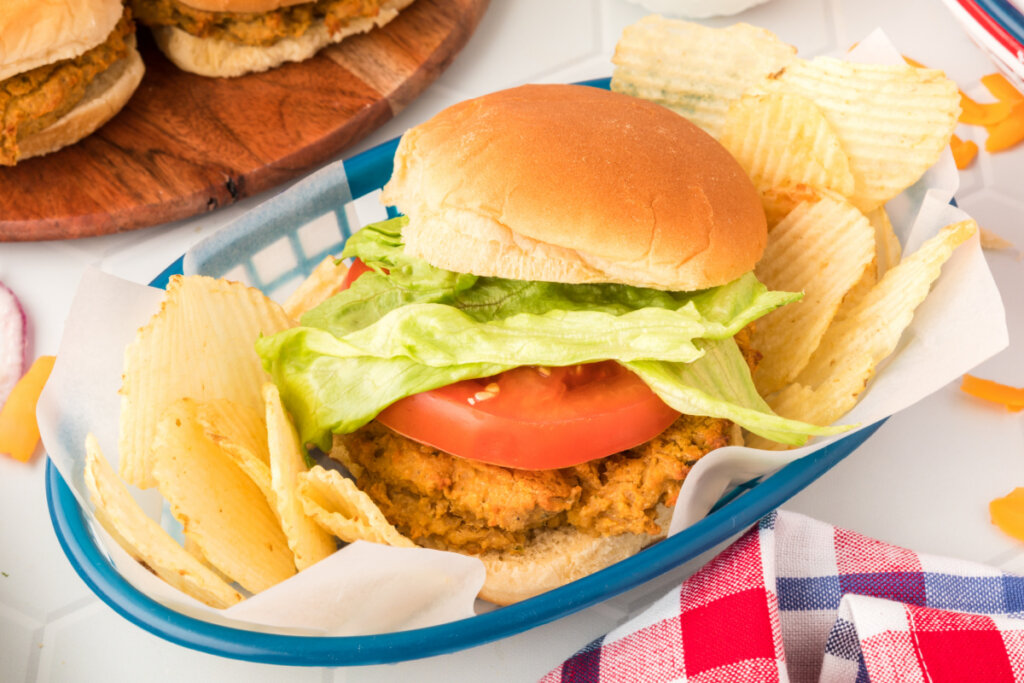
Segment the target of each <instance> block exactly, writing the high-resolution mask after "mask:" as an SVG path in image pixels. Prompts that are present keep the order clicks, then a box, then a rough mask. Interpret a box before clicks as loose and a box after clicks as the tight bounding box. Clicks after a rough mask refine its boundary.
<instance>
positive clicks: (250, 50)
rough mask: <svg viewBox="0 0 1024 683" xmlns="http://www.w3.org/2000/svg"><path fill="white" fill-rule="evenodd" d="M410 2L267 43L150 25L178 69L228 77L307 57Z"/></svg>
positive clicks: (392, 0) (394, 0)
mask: <svg viewBox="0 0 1024 683" xmlns="http://www.w3.org/2000/svg"><path fill="white" fill-rule="evenodd" d="M410 3H412V0H388V1H387V2H384V3H382V4H381V6H380V12H378V13H377V16H374V17H357V18H355V19H352V20H351V21H350V22H349V23H347V24H345V26H344V27H342V29H341V31H339V32H338V33H334V34H332V33H330V32H329V31H328V30H327V26H326V25H325V24H324V22H323V20H322V19H320V20H317V21H316V22H315V23H314V24H313V25H312V26H311V27H310V29H309V30H308V31H306V32H305V33H304V34H302V35H301V36H299V37H298V38H282V39H281V40H279V41H277V42H276V43H274V44H273V45H267V46H258V45H241V44H239V43H233V42H231V41H228V40H220V39H219V38H198V37H196V36H193V35H192V34H190V33H186V32H185V31H182V30H181V29H179V28H176V27H173V26H154V27H152V31H153V36H154V37H155V38H156V43H157V45H159V46H160V49H161V50H162V51H163V53H164V54H165V55H167V58H168V59H169V60H171V62H173V63H174V65H175V66H177V67H178V68H179V69H181V70H182V71H189V72H191V73H194V74H199V75H200V76H211V77H221V78H232V77H235V76H242V75H244V74H247V73H255V72H258V71H267V70H268V69H273V68H275V67H278V66H281V65H282V64H284V63H285V62H301V61H303V60H305V59H309V58H310V57H312V56H313V55H315V54H316V53H317V52H319V51H320V50H321V49H322V48H324V47H326V46H328V45H330V44H331V43H337V42H340V41H341V40H342V39H343V38H347V37H349V36H352V35H356V34H357V33H366V32H367V31H370V30H372V29H374V28H377V27H378V26H383V25H384V24H386V23H388V22H389V21H391V20H392V19H394V18H395V17H396V16H398V12H399V10H401V9H403V8H405V7H406V6H407V5H409V4H410Z"/></svg>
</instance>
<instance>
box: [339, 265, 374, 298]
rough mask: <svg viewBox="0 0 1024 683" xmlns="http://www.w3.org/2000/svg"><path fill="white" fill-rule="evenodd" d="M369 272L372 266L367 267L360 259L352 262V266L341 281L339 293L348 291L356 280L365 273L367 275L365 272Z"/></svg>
mask: <svg viewBox="0 0 1024 683" xmlns="http://www.w3.org/2000/svg"><path fill="white" fill-rule="evenodd" d="M369 270H370V266H368V265H366V264H365V263H363V262H362V261H360V260H359V259H353V260H352V265H351V266H349V267H348V271H346V272H345V277H344V279H343V280H342V281H341V284H340V285H338V290H337V291H339V292H342V291H344V290H346V289H348V288H349V287H351V286H352V283H353V282H355V281H356V278H358V277H359V276H360V275H362V274H363V273H365V272H367V271H369Z"/></svg>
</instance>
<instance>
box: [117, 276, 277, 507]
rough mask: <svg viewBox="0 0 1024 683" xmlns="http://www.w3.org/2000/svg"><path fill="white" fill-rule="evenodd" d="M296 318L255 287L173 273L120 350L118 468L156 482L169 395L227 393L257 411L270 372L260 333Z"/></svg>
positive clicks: (142, 481) (139, 480)
mask: <svg viewBox="0 0 1024 683" xmlns="http://www.w3.org/2000/svg"><path fill="white" fill-rule="evenodd" d="M292 325H293V323H292V321H291V320H290V319H289V318H288V316H287V315H285V313H284V311H283V310H282V309H281V307H280V306H279V305H278V304H276V303H274V302H273V301H271V300H270V299H268V298H267V297H266V296H264V295H263V293H262V292H260V291H259V290H257V289H253V288H251V287H247V286H245V285H242V284H239V283H236V282H228V281H226V280H215V279H213V278H209V277H200V276H192V277H180V276H175V277H173V278H171V281H170V283H169V284H168V286H167V295H166V297H165V298H164V301H163V304H162V305H161V307H160V311H159V312H158V313H157V314H156V315H155V316H153V318H152V319H151V320H150V322H149V323H148V324H147V325H146V326H145V327H143V328H142V329H140V330H139V332H138V334H137V335H136V338H135V340H134V341H133V342H132V343H131V344H130V345H129V346H128V348H127V349H126V350H125V361H124V372H123V380H122V386H121V423H120V429H121V432H120V438H119V442H118V449H119V451H120V468H119V469H120V473H121V476H122V477H123V478H124V479H125V480H126V481H127V482H129V483H131V484H134V485H135V486H138V487H140V488H147V487H150V486H153V485H154V484H155V483H156V482H155V480H154V478H153V475H152V467H153V454H152V450H151V448H152V444H153V437H154V435H155V433H156V425H157V422H158V421H159V420H160V419H161V416H162V415H163V412H164V410H165V409H166V408H167V406H169V405H170V404H171V403H173V402H174V401H176V400H178V399H180V398H183V397H189V398H193V399H195V400H197V401H207V400H210V399H217V398H224V399H228V400H231V401H233V402H235V403H237V404H239V405H241V406H247V407H249V408H251V409H252V410H255V411H257V412H260V413H262V410H263V399H262V398H261V396H260V387H262V386H263V383H264V382H265V381H266V379H267V375H266V373H265V372H264V370H263V366H262V365H261V363H260V359H259V356H258V355H257V354H256V349H255V341H256V338H257V337H258V336H259V335H260V334H273V333H274V332H279V331H281V330H284V329H287V328H288V327H291V326H292Z"/></svg>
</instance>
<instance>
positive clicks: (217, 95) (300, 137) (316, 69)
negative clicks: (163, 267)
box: [0, 0, 488, 241]
mask: <svg viewBox="0 0 1024 683" xmlns="http://www.w3.org/2000/svg"><path fill="white" fill-rule="evenodd" d="M487 3H488V0H416V1H415V2H413V3H412V5H410V6H409V7H407V8H406V9H405V10H403V11H402V12H401V13H399V15H398V17H397V18H395V19H394V20H393V21H391V22H390V23H388V24H386V25H385V26H383V27H382V28H379V29H375V30H374V31H371V32H370V33H367V34H363V35H360V36H353V37H350V38H346V39H345V40H344V41H343V42H341V43H339V44H338V45H334V46H331V47H328V48H326V49H324V50H322V51H321V52H320V53H318V54H317V55H316V56H315V57H313V58H312V59H309V60H306V61H305V62H301V63H297V64H287V65H284V66H282V67H280V68H277V69H273V70H271V71H268V72H265V73H262V74H250V75H248V76H243V77H240V78H233V79H218V78H205V77H202V76H196V75H195V74H190V73H187V72H184V71H180V70H179V69H177V68H176V67H175V66H174V65H173V64H171V63H170V62H169V61H168V60H167V59H166V58H165V57H164V56H163V54H162V53H160V51H159V50H158V49H157V48H156V47H155V45H154V44H153V42H152V39H151V38H150V37H149V33H148V32H147V31H146V30H145V29H144V28H140V30H139V50H140V52H141V53H142V57H143V60H144V61H145V63H146V75H145V77H144V78H143V80H142V84H141V85H140V86H139V89H138V90H137V91H136V93H135V95H134V96H133V97H132V99H131V100H130V101H129V103H128V105H127V106H126V107H125V108H124V109H123V110H122V111H121V112H120V113H119V114H118V115H117V116H116V117H114V118H113V119H112V120H111V121H110V122H109V123H108V124H107V125H106V126H104V127H103V128H101V129H100V130H98V131H97V132H96V133H94V134H93V135H91V136H89V137H88V138H86V139H85V140H82V141H81V142H79V143H78V144H76V145H72V146H70V147H66V148H64V149H62V150H60V151H58V152H55V153H53V154H49V155H46V156H43V157H38V158H34V159H28V160H26V161H24V162H22V163H20V164H18V165H17V166H14V167H3V166H0V241H20V240H50V239H65V238H74V237H88V236H93V235H104V234H109V233H114V232H120V231H123V230H132V229H135V228H141V227H145V226H150V225H156V224H159V223H165V222H167V221H173V220H178V219H181V218H187V217H189V216H194V215H196V214H198V213H202V212H205V211H212V210H214V209H216V208H217V207H220V206H225V205H227V204H231V203H233V202H235V201H237V200H239V199H241V198H242V197H246V196H248V195H252V194H256V193H258V192H261V191H263V190H266V189H269V188H271V187H274V186H275V185H278V184H280V183H283V182H285V181H288V180H290V179H292V178H295V177H297V176H299V175H302V174H304V173H306V172H307V171H309V170H311V169H312V168H314V167H315V166H317V165H319V164H321V163H323V162H324V161H326V160H327V159H330V158H332V157H333V156H335V155H336V154H338V152H340V151H341V150H343V149H345V148H346V147H347V146H349V145H351V144H352V143H354V142H356V141H358V140H359V139H361V138H363V137H364V136H366V135H367V134H369V133H370V132H372V131H373V130H374V129H376V128H377V127H379V126H380V125H382V124H383V123H385V122H386V121H388V120H389V119H391V118H392V117H393V116H394V115H395V114H396V113H397V112H399V111H401V109H402V108H403V107H405V105H406V104H408V103H409V102H411V101H412V100H413V99H414V98H415V97H416V96H417V95H419V94H420V93H421V92H422V91H423V89H424V88H426V86H427V85H429V84H430V83H431V82H432V81H433V80H434V79H435V78H437V76H438V75H439V74H440V73H441V72H442V71H443V70H444V69H445V67H447V66H448V64H449V63H451V61H452V59H453V58H454V56H455V55H456V54H457V53H458V52H459V50H460V49H462V47H463V45H465V44H466V41H467V40H468V39H469V36H470V35H472V33H473V31H474V29H475V28H476V26H477V23H478V22H479V20H480V18H481V16H482V15H483V13H484V10H485V9H486V7H487Z"/></svg>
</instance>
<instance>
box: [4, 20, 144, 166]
mask: <svg viewBox="0 0 1024 683" xmlns="http://www.w3.org/2000/svg"><path fill="white" fill-rule="evenodd" d="M0 1H2V0H0ZM129 44H130V46H131V50H130V51H129V52H128V54H127V55H126V56H125V57H124V58H123V59H120V60H118V61H116V62H114V63H113V64H112V65H111V66H110V68H108V69H107V70H106V71H104V72H103V73H102V74H100V75H99V76H98V77H97V78H96V79H95V80H94V81H93V82H92V83H90V84H89V87H88V88H87V89H86V91H85V97H83V98H82V101H81V102H79V103H78V105H77V106H75V108H74V109H72V110H71V111H69V112H68V113H67V114H65V115H64V116H62V117H61V118H60V119H58V120H57V121H55V122H54V123H53V124H52V125H50V126H48V127H47V128H44V129H43V130H41V131H39V132H38V133H35V134H33V135H30V136H28V137H26V138H25V139H23V140H21V141H19V143H18V159H19V161H20V160H22V159H28V158H30V157H35V156H40V155H43V154H49V153H50V152H55V151H57V150H58V149H61V148H62V147H67V146H68V145H71V144H74V143H76V142H78V141H79V140H81V139H82V138H84V137H85V136H87V135H90V134H91V133H92V132H93V131H95V130H96V129H98V128H99V127H100V126H102V125H103V124H105V123H106V122H107V121H109V120H110V119H112V118H113V117H114V115H115V114H117V113H118V112H119V111H121V109H122V108H123V107H124V105H125V104H127V103H128V100H129V99H131V96H132V94H133V93H134V92H135V89H136V88H138V87H139V83H140V82H141V81H142V76H143V74H144V73H145V71H146V69H145V66H144V65H143V63H142V57H141V56H139V52H138V50H136V49H135V37H134V36H131V37H130V39H129Z"/></svg>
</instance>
